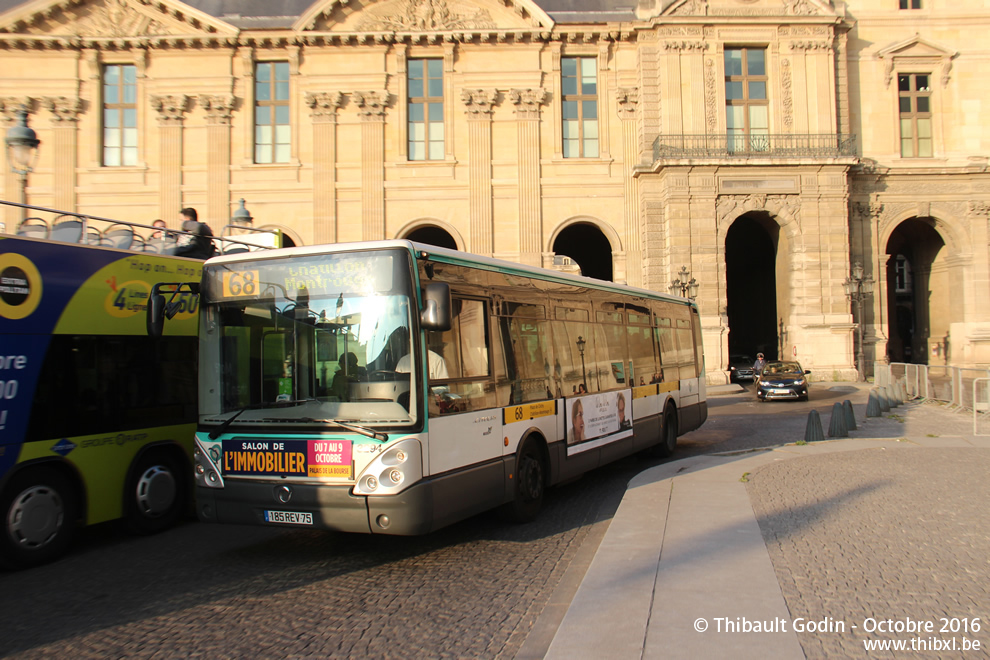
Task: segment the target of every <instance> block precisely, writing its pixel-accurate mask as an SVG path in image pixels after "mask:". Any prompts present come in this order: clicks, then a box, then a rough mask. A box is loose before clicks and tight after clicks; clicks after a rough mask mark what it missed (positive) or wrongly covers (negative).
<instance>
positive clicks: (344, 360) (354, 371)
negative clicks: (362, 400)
mask: <svg viewBox="0 0 990 660" xmlns="http://www.w3.org/2000/svg"><path fill="white" fill-rule="evenodd" d="M338 364H339V365H340V366H339V368H338V369H337V373H335V374H334V375H333V382H332V383H331V385H330V391H331V393H333V395H334V396H336V397H337V398H338V399H339V400H340V401H349V400H350V398H351V385H350V384H351V383H358V382H361V381H362V380H367V372H366V370H365V369H364V367H361V366H358V358H357V355H355V354H354V353H352V352H347V353H344V354H343V355H341V356H340V360H339V361H338Z"/></svg>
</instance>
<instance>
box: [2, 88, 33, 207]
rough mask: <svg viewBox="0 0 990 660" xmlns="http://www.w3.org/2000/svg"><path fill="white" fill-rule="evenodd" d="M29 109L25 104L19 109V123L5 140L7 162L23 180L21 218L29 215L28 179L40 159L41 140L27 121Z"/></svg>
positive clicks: (12, 128)
mask: <svg viewBox="0 0 990 660" xmlns="http://www.w3.org/2000/svg"><path fill="white" fill-rule="evenodd" d="M27 119H28V111H27V108H26V107H25V106H23V105H22V106H21V107H20V108H19V109H18V110H17V123H16V124H15V125H13V126H11V127H10V128H8V129H7V136H6V139H5V140H4V141H5V142H6V143H7V163H8V164H9V165H10V171H11V172H13V173H14V174H16V175H17V177H18V178H19V179H20V182H21V198H20V200H18V201H19V202H20V204H21V220H23V219H24V218H25V217H27V209H26V208H24V206H25V205H26V204H27V179H28V174H30V173H31V172H33V171H34V166H35V165H36V164H37V161H38V146H39V145H40V144H41V140H39V139H38V134H37V133H35V132H34V129H32V128H31V127H30V126H28V123H27Z"/></svg>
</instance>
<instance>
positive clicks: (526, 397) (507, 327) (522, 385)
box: [498, 302, 552, 405]
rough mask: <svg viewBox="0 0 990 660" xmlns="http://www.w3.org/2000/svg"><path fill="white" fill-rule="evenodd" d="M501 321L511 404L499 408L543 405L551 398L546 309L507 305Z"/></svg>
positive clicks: (523, 304) (504, 304) (500, 331)
mask: <svg viewBox="0 0 990 660" xmlns="http://www.w3.org/2000/svg"><path fill="white" fill-rule="evenodd" d="M501 307H502V309H500V310H499V311H500V314H502V315H500V316H499V317H498V324H499V333H500V336H501V340H502V352H503V354H504V357H505V367H506V376H507V378H508V381H509V397H508V398H509V400H508V401H499V405H516V404H520V403H526V402H527V401H543V400H545V399H547V398H552V397H551V396H550V394H551V390H550V372H551V367H550V361H549V353H548V351H547V340H548V334H549V327H548V323H547V320H546V308H545V307H544V306H543V305H530V304H526V303H516V302H504V303H503V304H502V305H501Z"/></svg>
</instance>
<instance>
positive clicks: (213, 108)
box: [199, 94, 235, 233]
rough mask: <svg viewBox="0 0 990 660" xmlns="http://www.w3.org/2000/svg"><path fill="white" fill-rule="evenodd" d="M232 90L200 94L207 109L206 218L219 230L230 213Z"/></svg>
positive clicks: (225, 222)
mask: <svg viewBox="0 0 990 660" xmlns="http://www.w3.org/2000/svg"><path fill="white" fill-rule="evenodd" d="M234 101H235V99H234V97H233V95H230V94H217V95H208V94H203V95H201V96H200V97H199V103H200V105H201V106H203V110H205V111H206V218H202V217H200V220H201V221H206V222H209V223H212V224H214V225H216V229H217V233H219V231H220V229H222V228H223V227H224V226H226V224H227V221H228V219H229V217H230V116H231V114H232V113H233V110H234Z"/></svg>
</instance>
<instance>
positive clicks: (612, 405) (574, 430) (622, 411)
mask: <svg viewBox="0 0 990 660" xmlns="http://www.w3.org/2000/svg"><path fill="white" fill-rule="evenodd" d="M631 401H632V391H631V390H620V391H617V392H614V391H613V392H603V393H601V394H589V395H585V396H581V397H572V398H569V399H567V401H566V404H565V407H564V410H565V413H566V415H567V453H568V454H577V453H580V452H582V451H587V450H588V449H593V448H595V447H600V446H601V445H604V444H607V443H609V442H612V441H614V440H618V439H620V438H627V437H629V436H630V435H632V407H631V405H630V402H631Z"/></svg>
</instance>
